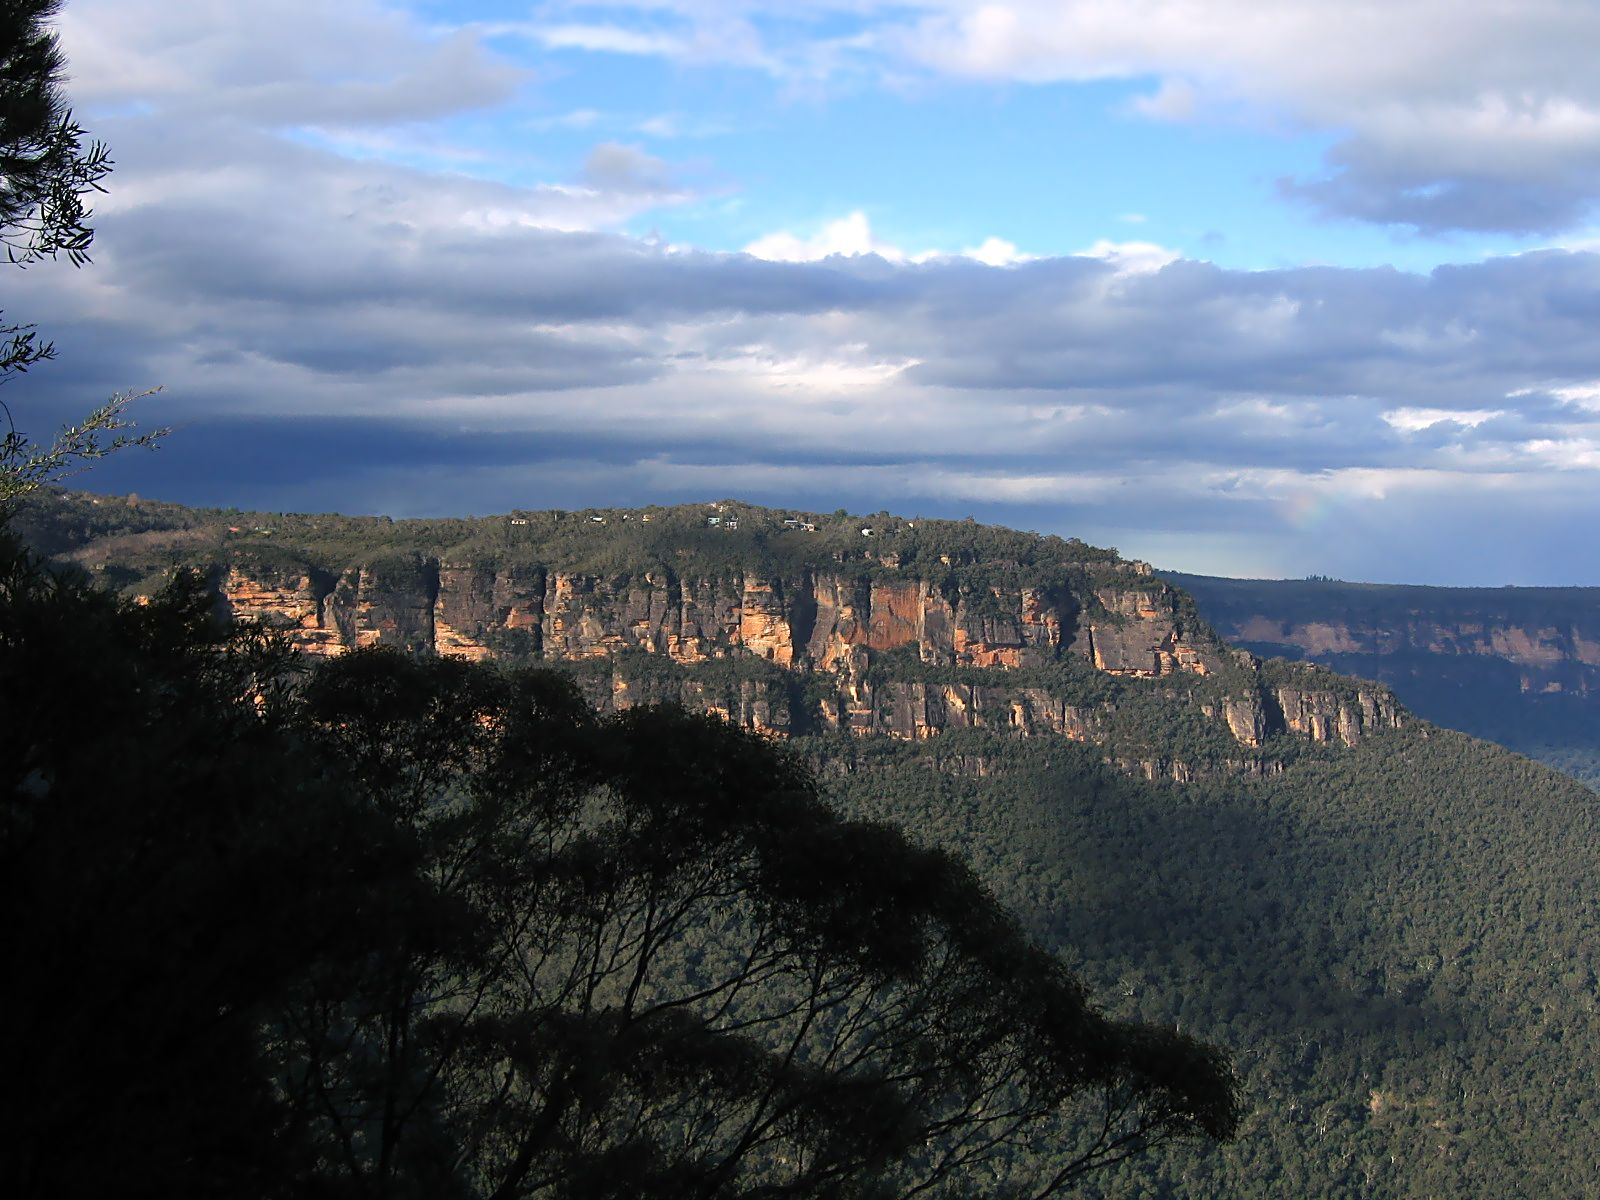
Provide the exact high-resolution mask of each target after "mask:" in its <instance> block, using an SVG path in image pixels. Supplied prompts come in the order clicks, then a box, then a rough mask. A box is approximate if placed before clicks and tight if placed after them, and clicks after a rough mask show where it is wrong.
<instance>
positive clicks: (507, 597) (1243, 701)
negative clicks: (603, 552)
mask: <svg viewBox="0 0 1600 1200" xmlns="http://www.w3.org/2000/svg"><path fill="white" fill-rule="evenodd" d="M995 574H996V577H997V578H1003V577H1004V576H1005V575H1006V572H1004V571H997V572H996V573H995ZM219 594H220V597H221V599H222V601H223V602H224V603H225V604H226V606H227V609H228V611H229V612H230V613H231V614H232V615H233V616H235V617H238V618H259V619H261V620H264V621H266V622H268V623H269V624H272V625H275V626H278V627H280V628H282V629H284V630H285V631H286V632H287V633H288V635H289V636H290V638H291V639H292V640H293V641H294V642H295V643H296V644H297V645H300V646H301V647H302V648H304V649H305V650H306V651H308V652H309V653H313V654H319V655H327V654H336V653H340V652H342V651H344V650H346V649H350V648H354V647H358V646H371V645H393V646H398V647H401V648H403V649H405V650H408V651H410V652H414V653H438V654H455V655H463V656H466V657H469V658H473V659H487V658H493V657H502V658H507V659H512V660H518V661H528V660H538V661H544V662H550V663H565V664H568V665H571V666H577V667H582V668H583V669H582V670H581V671H580V677H581V678H582V679H583V681H584V684H585V687H586V688H587V690H588V692H589V694H590V696H591V698H592V699H593V700H594V701H595V702H596V703H597V704H599V705H601V706H602V707H606V708H621V707H627V706H629V705H632V704H640V703H648V702H657V701H661V700H669V699H670V700H677V701H680V702H682V703H685V704H688V705H691V706H693V707H696V708H700V709H704V710H707V711H716V712H721V713H722V714H724V715H725V716H727V717H728V718H729V719H731V720H734V721H737V722H739V723H740V724H743V725H746V726H748V727H750V728H755V729H760V730H763V731H766V732H769V733H773V734H778V735H783V734H788V733H792V732H805V731H813V730H817V729H829V728H833V729H842V730H848V731H851V732H854V733H859V734H883V735H888V736H892V737H898V738H907V739H925V738H930V737H934V736H937V735H939V734H941V733H943V732H946V731H949V730H968V729H978V730H991V731H996V732H1007V733H1012V734H1019V735H1023V736H1035V735H1041V734H1059V735H1063V736H1066V737H1069V738H1073V739H1076V740H1080V741H1087V742H1095V743H1104V744H1108V745H1110V744H1112V743H1114V742H1115V741H1116V731H1117V726H1118V721H1119V718H1118V716H1117V714H1118V712H1119V711H1120V709H1121V708H1122V707H1123V705H1122V703H1121V702H1120V701H1119V700H1118V698H1117V697H1116V696H1098V697H1089V698H1086V697H1085V696H1084V695H1083V694H1082V693H1083V692H1084V681H1085V680H1092V679H1093V678H1096V677H1098V678H1101V679H1106V680H1125V681H1130V685H1131V683H1132V681H1147V682H1148V684H1150V685H1161V684H1162V683H1163V681H1165V682H1166V683H1168V684H1171V683H1173V682H1175V681H1183V682H1184V684H1185V686H1182V687H1175V688H1174V687H1167V688H1166V689H1165V692H1164V694H1166V695H1167V697H1168V699H1169V700H1170V701H1173V702H1176V703H1180V704H1184V705H1188V706H1190V707H1192V708H1195V709H1197V710H1198V712H1199V713H1200V714H1201V716H1202V717H1203V718H1204V719H1205V720H1206V721H1208V722H1210V723H1211V725H1212V726H1213V727H1214V731H1215V732H1216V733H1217V734H1218V735H1219V736H1221V737H1223V738H1225V739H1226V744H1227V745H1229V746H1232V747H1233V754H1234V758H1235V760H1237V761H1236V762H1235V765H1236V766H1238V768H1239V769H1254V768H1250V767H1248V766H1247V764H1248V763H1249V762H1251V761H1253V760H1252V759H1250V757H1249V756H1248V755H1245V756H1244V757H1240V752H1242V751H1257V750H1259V749H1260V748H1261V747H1262V746H1264V745H1265V744H1266V743H1267V742H1268V740H1269V739H1270V738H1272V737H1273V736H1275V735H1277V734H1289V735H1298V736H1301V737H1304V738H1307V739H1309V740H1311V741H1315V742H1335V743H1342V744H1344V745H1355V744H1356V743H1358V742H1359V741H1361V740H1362V739H1363V738H1365V737H1368V736H1370V735H1371V734H1373V733H1376V732H1381V731H1382V730H1385V729H1389V728H1394V727H1395V726H1397V725H1399V724H1400V723H1401V721H1402V719H1403V716H1402V713H1401V711H1400V709H1399V708H1398V706H1397V705H1396V704H1395V703H1394V700H1393V697H1392V696H1390V695H1389V694H1388V693H1387V691H1385V690H1384V689H1381V688H1367V689H1362V688H1359V687H1357V688H1352V687H1349V686H1344V685H1343V684H1342V681H1336V680H1335V679H1334V678H1333V677H1331V676H1330V677H1327V678H1323V677H1321V676H1319V675H1317V674H1316V673H1315V672H1311V671H1308V670H1303V669H1302V670H1301V671H1300V672H1299V673H1298V674H1295V673H1293V672H1290V673H1289V674H1287V675H1284V674H1283V673H1282V672H1280V673H1279V675H1278V676H1271V677H1269V676H1268V675H1265V674H1263V673H1262V672H1261V670H1260V669H1259V664H1258V663H1257V661H1256V660H1255V659H1253V658H1251V657H1250V656H1249V655H1241V654H1238V653H1236V652H1234V651H1232V650H1230V649H1229V648H1228V647H1227V646H1226V645H1225V644H1223V643H1222V642H1221V641H1220V640H1219V639H1217V638H1216V637H1215V635H1213V634H1212V633H1211V631H1210V630H1209V629H1208V628H1207V627H1206V626H1205V625H1203V624H1202V623H1201V622H1200V621H1199V620H1198V619H1197V618H1196V617H1195V616H1194V614H1193V612H1192V610H1191V609H1190V608H1189V607H1188V605H1187V602H1186V597H1185V596H1184V594H1183V593H1181V592H1179V591H1177V590H1175V589H1173V588H1172V587H1170V586H1169V585H1167V584H1166V583H1164V582H1162V581H1161V580H1160V579H1157V578H1155V577H1154V576H1153V575H1152V574H1151V573H1150V571H1149V569H1148V568H1147V567H1145V566H1143V565H1142V564H1130V563H1113V564H1102V565H1098V566H1095V567H1093V568H1082V569H1078V570H1075V571H1074V572H1069V573H1068V574H1067V576H1066V577H1064V579H1063V581H1062V582H1057V583H1054V584H1049V585H1041V584H1021V583H1016V584H1012V585H1007V584H1004V583H993V584H985V585H982V586H978V585H973V584H971V583H966V584H955V585H951V584H950V583H949V581H948V580H944V581H939V580H933V579H928V578H917V577H915V576H911V575H907V574H906V573H904V572H897V571H893V570H881V569H878V570H874V571H872V572H862V571H859V570H858V571H855V572H853V573H852V572H849V571H845V570H839V569H830V568H828V567H824V566H818V567H814V568H813V567H807V568H805V569H801V570H798V571H793V572H789V573H781V572H757V571H738V572H725V573H706V574H678V573H675V572H672V571H669V570H665V569H660V568H656V569H647V570H642V571H638V572H618V573H599V572H584V571H572V570H562V569H557V568H555V567H552V566H547V565H541V564H536V563H525V562H524V563H518V564H514V565H499V564H492V563H487V562H472V561H463V560H459V559H448V558H445V559H434V558H429V557H427V556H423V555H412V556H409V557H408V556H400V557H392V558H389V559H383V560H377V561H374V562H370V563H367V564H364V565H359V566H350V567H347V568H345V569H344V570H342V571H339V572H336V573H319V572H317V571H314V570H311V569H307V570H304V571H294V570H287V571H285V570H278V571H275V572H263V571H255V572H251V571H249V570H247V569H245V568H242V567H241V566H239V565H233V566H231V567H230V568H229V569H228V570H227V571H226V572H225V573H224V574H223V576H222V581H221V584H220V587H219ZM641 664H643V665H641ZM651 664H655V665H654V666H651ZM662 667H670V668H677V669H659V668H662ZM710 668H725V669H720V670H712V669H710ZM1052 671H1053V672H1054V674H1051V672H1052ZM1280 676H1281V677H1280ZM1336 683H1338V684H1339V686H1336ZM1196 684H1199V685H1201V687H1202V690H1201V691H1195V690H1194V688H1193V687H1192V686H1190V685H1196ZM1091 690H1092V689H1091ZM1222 753H1223V751H1221V750H1219V749H1218V748H1217V747H1215V746H1213V747H1212V748H1211V750H1210V754H1211V757H1212V758H1214V759H1215V758H1217V756H1218V755H1220V754H1222ZM1122 758H1123V759H1125V765H1128V766H1129V768H1130V769H1134V770H1138V771H1140V772H1141V773H1144V774H1147V775H1152V776H1155V775H1160V776H1170V777H1173V778H1180V779H1182V778H1188V777H1190V776H1191V775H1192V774H1193V766H1192V763H1191V761H1190V760H1189V759H1185V758H1181V757H1180V758H1170V757H1163V756H1160V755H1155V754H1152V753H1146V752H1143V751H1138V752H1132V753H1131V754H1130V755H1123V756H1122Z"/></svg>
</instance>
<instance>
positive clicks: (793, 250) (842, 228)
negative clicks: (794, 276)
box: [744, 211, 907, 262]
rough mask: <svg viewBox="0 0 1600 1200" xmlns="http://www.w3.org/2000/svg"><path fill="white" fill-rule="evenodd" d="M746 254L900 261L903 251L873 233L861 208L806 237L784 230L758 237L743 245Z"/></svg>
mask: <svg viewBox="0 0 1600 1200" xmlns="http://www.w3.org/2000/svg"><path fill="white" fill-rule="evenodd" d="M744 252H745V253H746V254H749V255H752V256H753V257H755V258H764V259H766V260H768V261H769V262H817V261H819V260H821V259H825V258H832V257H833V256H834V255H845V256H855V255H862V254H876V255H878V256H880V257H882V258H886V259H888V260H889V261H890V262H903V261H904V260H905V259H906V257H907V256H906V253H905V251H904V250H901V249H900V248H899V247H898V246H892V245H890V244H889V243H888V242H884V241H880V240H879V239H878V238H877V237H875V236H874V235H873V232H872V222H871V221H869V220H868V219H867V214H866V213H864V212H860V211H857V212H853V213H851V214H850V215H849V216H845V217H840V218H839V219H838V220H836V221H829V222H828V223H827V224H826V225H824V226H823V227H822V228H821V229H819V230H818V231H817V232H816V233H814V234H812V235H811V236H810V237H800V236H797V235H796V234H793V233H790V232H788V231H787V230H784V231H781V232H778V233H769V234H767V235H766V236H764V237H759V238H757V239H756V240H755V241H753V242H751V243H750V244H749V245H747V246H746V247H745V248H744Z"/></svg>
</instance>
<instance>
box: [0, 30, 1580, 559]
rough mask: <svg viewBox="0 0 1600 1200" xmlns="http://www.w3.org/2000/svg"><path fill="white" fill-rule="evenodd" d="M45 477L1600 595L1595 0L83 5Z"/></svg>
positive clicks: (25, 418)
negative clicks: (74, 464) (70, 442)
mask: <svg viewBox="0 0 1600 1200" xmlns="http://www.w3.org/2000/svg"><path fill="white" fill-rule="evenodd" d="M59 28H60V33H61V38H62V42H63V45H64V47H65V50H66V52H67V56H68V60H69V69H70V78H69V80H68V83H67V90H68V92H69V94H70V96H71V98H72V102H73V104H74V107H75V110H76V113H77V116H78V118H79V119H80V120H81V121H82V123H83V124H84V125H85V126H87V127H88V128H89V129H90V130H91V131H92V132H93V133H94V134H95V135H96V136H97V137H99V138H100V139H102V140H103V141H104V142H105V143H106V144H107V145H108V146H109V147H110V150H111V155H112V157H113V158H114V159H115V161H116V168H115V171H114V173H113V174H112V175H111V176H110V178H109V179H108V180H107V187H108V192H107V194H106V195H105V196H103V197H98V198H97V202H96V205H95V219H94V225H95V228H96V231H97V237H96V241H95V245H94V252H93V258H94V261H93V263H92V264H91V265H88V266H85V267H83V268H81V269H74V268H72V267H71V266H70V265H68V264H67V263H66V262H65V261H61V262H56V263H45V264H36V265H34V266H30V267H29V268H28V269H27V270H26V271H25V272H21V271H16V270H13V272H12V273H11V274H10V275H8V276H4V277H0V278H3V279H4V286H3V290H0V305H3V307H4V310H5V313H6V316H7V318H8V319H10V320H26V321H32V322H36V323H37V324H38V326H39V329H40V332H41V334H42V335H44V336H46V337H48V338H50V339H53V340H54V342H55V343H56V346H57V350H58V355H59V357H58V360H57V361H55V362H53V363H49V364H45V365H43V366H40V367H38V368H36V369H35V370H34V371H32V372H30V373H29V374H28V375H27V376H26V377H24V378H21V379H16V380H13V381H12V382H10V383H8V384H7V385H6V388H5V391H4V394H3V395H0V399H3V400H4V401H5V403H6V405H7V406H8V407H9V408H10V409H11V410H12V412H13V414H14V415H15V417H16V418H17V420H18V423H19V424H20V425H22V426H23V427H24V428H26V429H28V430H29V431H30V432H32V433H34V434H36V435H39V434H47V433H48V432H49V431H50V429H51V428H53V427H54V426H56V425H57V424H59V423H61V422H63V421H65V420H68V419H70V418H72V417H75V416H78V415H81V414H82V413H83V412H85V411H87V409H88V408H90V407H92V406H93V405H94V404H95V403H97V402H99V401H100V400H102V399H104V398H105V397H106V396H108V395H110V394H112V393H114V392H122V391H134V392H140V391H144V390H145V389H148V388H153V387H159V388H160V389H161V390H160V391H159V392H158V393H156V394H154V395H152V396H148V397H146V398H144V399H142V400H140V401H138V402H137V405H136V412H137V413H138V415H139V416H140V417H141V419H142V421H143V422H144V423H145V424H147V425H168V426H171V427H173V432H172V434H171V435H170V436H169V437H167V438H166V439H165V441H164V448H163V449H161V450H160V451H159V452H156V453H152V454H146V453H142V452H137V451H133V452H125V453H123V454H120V455H118V456H115V457H114V458H112V459H110V460H107V461H106V462H104V463H103V464H101V465H99V466H97V467H96V468H95V469H94V470H93V471H92V472H91V473H89V474H86V475H84V476H81V477H79V478H77V479H75V480H74V481H72V482H74V483H75V484H76V485H78V486H84V487H88V488H91V489H94V490H99V491H106V492H125V491H130V490H132V491H138V492H139V493H140V494H142V495H147V496H152V497H159V498H162V499H169V500H176V501H180V502H185V503H194V504H211V505H236V506H239V507H242V508H259V509H266V510H272V511H323V510H337V511H343V512H352V513H388V514H390V515H393V516H397V517H398V516H418V515H439V514H449V515H469V514H477V515H482V514H488V513H494V512H504V511H506V510H509V509H511V508H518V507H520V508H542V507H560V508H569V509H570V508H580V507H585V506H591V505H634V504H645V503H677V502H685V501H697V500H711V499H720V498H725V497H738V498H741V499H746V500H750V501H753V502H756V503H763V504H771V505H775V506H780V507H794V508H798V509H809V510H822V511H831V510H833V509H836V508H849V509H851V510H853V511H858V512H867V513H871V512H876V511H880V510H888V511H892V512H896V513H901V514H905V515H926V516H949V517H963V516H968V515H971V516H975V517H977V518H978V519H980V520H986V521H997V522H1002V523H1005V524H1009V525H1013V526H1016V527H1019V528H1024V529H1036V530H1038V531H1040V532H1049V533H1059V534H1062V535H1066V536H1076V537H1081V538H1083V539H1084V540H1086V541H1089V542H1092V543H1096V544H1100V545H1113V546H1116V547H1118V548H1119V549H1120V550H1121V551H1122V552H1123V553H1124V554H1126V555H1128V556H1130V557H1139V558H1143V559H1147V560H1149V561H1151V562H1154V563H1155V564H1156V565H1157V566H1159V567H1165V568H1168V569H1172V570H1184V571H1192V572H1198V573H1205V574H1224V575H1241V576H1266V577H1298V576H1303V575H1306V574H1312V573H1317V574H1327V575H1334V576H1337V577H1340V578H1346V579H1365V580H1374V581H1391V582H1418V583H1437V584H1459V585H1468V584H1470V585H1494V586H1498V585H1502V584H1521V585H1538V584H1590V585H1600V538H1596V537H1594V536H1593V535H1592V531H1593V530H1594V529H1595V528H1596V527H1597V524H1600V487H1597V484H1600V71H1595V70H1594V69H1593V64H1594V61H1595V59H1596V56H1597V52H1600V5H1596V4H1595V3H1594V2H1593V0H1518V3H1515V4H1511V3H1507V2H1506V0H1385V2H1381V3H1380V2H1375V0H1374V2H1368V0H1277V2H1276V3H1274V4H1271V5H1264V4H1262V3H1260V2H1259V0H1207V2H1200V0H1044V2H1039V3H1033V2H1023V0H1019V2H1014V3H969V2H966V0H899V2H896V3H878V2H876V0H818V2H811V0H765V2H763V3H747V2H744V0H641V2H640V3H615V4H604V5H594V4H582V3H555V4H539V3H526V2H516V0H452V2H450V3H445V2H444V0H410V2H401V0H339V3H337V4H329V3H327V2H326V0H253V2H252V3H250V4H239V3H237V2H236V0H68V3H67V4H66V6H65V8H64V9H63V10H62V13H61V16H60V25H59Z"/></svg>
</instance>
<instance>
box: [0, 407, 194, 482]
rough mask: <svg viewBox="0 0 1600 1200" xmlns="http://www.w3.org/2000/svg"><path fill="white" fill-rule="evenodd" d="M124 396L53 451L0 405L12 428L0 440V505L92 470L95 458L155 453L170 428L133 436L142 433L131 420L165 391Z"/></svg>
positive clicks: (62, 437)
mask: <svg viewBox="0 0 1600 1200" xmlns="http://www.w3.org/2000/svg"><path fill="white" fill-rule="evenodd" d="M160 390H161V389H160V388H150V389H148V390H146V391H143V392H118V393H117V394H116V395H114V396H112V397H111V399H109V400H107V401H106V402H105V403H104V404H102V405H101V406H100V407H99V408H97V409H95V410H94V411H93V412H91V413H90V414H89V415H88V416H86V417H85V418H84V419H83V420H82V421H80V422H78V423H77V424H76V425H68V426H66V427H65V428H63V429H62V430H61V431H60V432H59V433H57V434H56V436H55V439H54V440H53V441H52V442H51V443H50V445H48V446H37V445H35V444H34V443H32V442H30V441H29V440H28V437H27V435H26V434H24V433H22V432H21V431H20V430H18V429H17V427H16V424H15V423H14V422H13V421H12V419H11V409H10V407H9V406H8V405H6V404H5V403H4V401H0V411H3V412H4V414H5V418H6V424H7V429H6V432H5V434H4V436H3V437H0V505H3V504H7V503H9V502H11V501H13V500H16V499H19V498H20V497H22V496H25V495H27V494H28V493H29V492H32V491H34V490H35V489H36V488H39V487H42V486H43V485H45V484H47V483H56V482H59V481H60V480H62V479H65V478H68V477H70V476H72V475H76V474H77V473H78V472H80V471H83V470H85V469H86V467H87V464H88V463H90V462H93V461H94V460H95V459H99V458H104V457H105V456H106V455H108V454H112V453H115V452H116V451H118V450H122V449H124V448H126V447H129V446H146V447H150V448H155V446H156V443H157V442H158V440H159V439H161V438H163V437H165V436H166V435H167V434H168V433H170V432H171V430H170V429H153V430H148V431H146V432H144V433H130V432H128V431H130V430H132V429H134V428H136V426H135V425H134V423H133V422H132V421H129V420H127V419H126V416H125V414H126V412H127V409H128V406H129V405H131V404H133V403H134V402H135V401H137V400H142V399H143V398H144V397H146V396H152V395H154V394H155V393H156V392H159V391H160Z"/></svg>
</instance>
